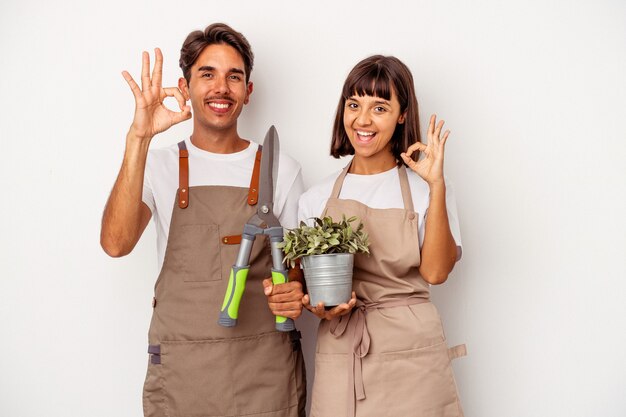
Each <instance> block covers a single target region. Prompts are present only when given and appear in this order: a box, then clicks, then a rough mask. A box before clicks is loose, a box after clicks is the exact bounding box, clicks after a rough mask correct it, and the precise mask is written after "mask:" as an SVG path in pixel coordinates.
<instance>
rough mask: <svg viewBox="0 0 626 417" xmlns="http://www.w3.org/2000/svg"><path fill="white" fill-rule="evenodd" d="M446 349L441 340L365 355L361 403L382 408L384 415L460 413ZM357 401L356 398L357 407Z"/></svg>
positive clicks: (445, 416) (442, 416) (443, 415)
mask: <svg viewBox="0 0 626 417" xmlns="http://www.w3.org/2000/svg"><path fill="white" fill-rule="evenodd" d="M449 352H450V351H449V350H448V347H447V346H446V343H445V342H442V343H438V344H436V345H433V346H429V347H425V348H420V349H414V350H408V351H401V352H393V353H381V354H370V355H368V356H366V357H365V359H364V361H363V379H364V381H365V395H366V399H365V400H364V401H365V402H364V404H363V406H364V407H365V408H366V409H367V410H380V411H381V413H382V411H383V410H385V413H387V414H386V415H394V416H401V415H402V416H404V415H407V416H408V415H418V416H420V417H430V416H433V417H434V416H437V417H458V416H462V415H463V412H462V410H461V405H460V402H459V398H458V394H457V388H456V382H455V380H454V375H453V373H452V367H451V364H450V353H449ZM392 387H393V388H392ZM359 403H360V402H359V401H357V410H358V409H359V405H360V404H359ZM368 403H369V405H366V404H368ZM370 406H373V407H374V408H370ZM385 413H382V414H380V415H384V414H385Z"/></svg>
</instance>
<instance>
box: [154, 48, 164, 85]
mask: <svg viewBox="0 0 626 417" xmlns="http://www.w3.org/2000/svg"><path fill="white" fill-rule="evenodd" d="M154 57H155V59H154V69H153V70H152V84H153V85H154V86H156V87H160V86H161V80H162V79H163V54H162V53H161V50H160V49H159V48H154Z"/></svg>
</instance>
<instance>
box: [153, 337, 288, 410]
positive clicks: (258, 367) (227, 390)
mask: <svg viewBox="0 0 626 417" xmlns="http://www.w3.org/2000/svg"><path fill="white" fill-rule="evenodd" d="M295 360H296V358H295V352H294V351H293V349H292V347H291V342H290V340H289V335H288V334H286V333H278V332H272V333H265V334H262V335H257V336H248V337H241V338H235V339H219V340H203V341H169V342H161V367H162V375H163V388H164V392H165V406H166V414H167V416H169V417H208V416H225V415H226V416H230V415H250V416H256V415H258V414H262V413H268V412H273V411H279V410H283V409H287V408H290V407H292V406H293V407H295V406H296V405H297V395H296V377H295Z"/></svg>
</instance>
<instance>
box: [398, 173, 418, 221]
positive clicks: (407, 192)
mask: <svg viewBox="0 0 626 417" xmlns="http://www.w3.org/2000/svg"><path fill="white" fill-rule="evenodd" d="M398 176H399V177H400V190H402V201H404V209H405V210H408V211H410V212H413V211H415V210H414V209H413V197H412V196H411V187H410V186H409V176H408V175H407V173H406V168H405V166H404V164H402V165H401V166H400V168H398Z"/></svg>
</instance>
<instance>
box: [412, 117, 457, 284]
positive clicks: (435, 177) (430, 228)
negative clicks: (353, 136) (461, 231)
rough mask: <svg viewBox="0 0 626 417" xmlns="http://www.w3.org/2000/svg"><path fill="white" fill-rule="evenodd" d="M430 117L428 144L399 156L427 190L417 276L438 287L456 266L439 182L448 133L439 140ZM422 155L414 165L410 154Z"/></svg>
mask: <svg viewBox="0 0 626 417" xmlns="http://www.w3.org/2000/svg"><path fill="white" fill-rule="evenodd" d="M436 121H437V117H436V116H435V115H434V114H433V115H432V116H431V117H430V123H429V125H428V132H427V133H428V144H427V145H424V144H423V143H420V142H417V143H414V144H413V145H411V146H409V148H408V149H407V151H406V153H403V154H402V159H403V160H404V162H405V163H406V164H407V165H408V166H409V168H411V169H412V170H413V171H415V172H416V173H417V174H418V175H419V176H420V177H422V178H423V179H424V180H425V181H426V182H427V183H428V186H429V187H430V202H429V206H428V213H427V216H426V219H425V221H426V225H425V233H424V243H423V244H422V254H421V264H420V268H419V269H420V274H421V275H422V277H423V278H424V279H425V280H426V282H428V283H430V284H441V283H443V282H445V280H446V279H448V274H449V273H450V271H452V268H453V267H454V263H455V262H456V243H455V242H454V238H453V237H452V232H451V231H450V224H449V222H448V212H447V208H446V183H445V180H444V178H443V156H444V150H445V144H446V141H447V140H448V135H449V134H450V131H449V130H446V131H445V132H444V134H443V136H442V137H440V135H441V129H442V128H443V124H444V122H443V120H441V121H440V122H439V123H436ZM415 151H419V152H422V153H423V154H424V156H423V158H421V159H420V160H418V161H417V162H415V161H413V160H412V159H411V154H413V152H415Z"/></svg>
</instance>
